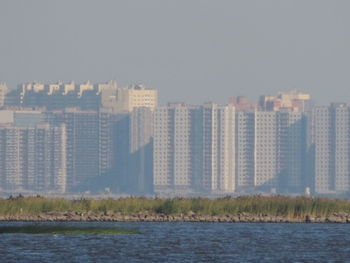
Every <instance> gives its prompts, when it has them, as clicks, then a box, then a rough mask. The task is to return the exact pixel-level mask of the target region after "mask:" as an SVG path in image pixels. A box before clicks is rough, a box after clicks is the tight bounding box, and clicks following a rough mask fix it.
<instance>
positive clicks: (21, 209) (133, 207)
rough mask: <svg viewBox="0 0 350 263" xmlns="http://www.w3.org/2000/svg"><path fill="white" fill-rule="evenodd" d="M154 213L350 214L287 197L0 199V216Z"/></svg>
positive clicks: (338, 206) (341, 207)
mask: <svg viewBox="0 0 350 263" xmlns="http://www.w3.org/2000/svg"><path fill="white" fill-rule="evenodd" d="M108 211H111V212H114V213H121V214H124V215H131V214H134V213H143V212H148V213H154V214H165V215H180V214H186V213H189V212H193V213H196V214H202V215H234V214H239V213H250V214H255V215H259V214H267V215H271V216H284V217H291V218H301V217H305V216H306V215H309V216H329V215H331V214H332V213H339V212H342V213H350V202H349V201H347V200H342V199H328V198H308V197H286V196H269V197H266V196H242V197H236V198H232V197H225V198H218V199H209V198H171V199H160V198H136V197H129V198H121V199H105V200H94V199H79V200H68V199H63V198H52V199H51V198H43V197H16V198H9V199H0V215H3V216H9V215H21V214H26V215H38V214H40V213H48V212H78V213H87V212H93V213H107V212H108Z"/></svg>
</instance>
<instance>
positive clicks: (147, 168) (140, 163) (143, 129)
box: [125, 107, 153, 194]
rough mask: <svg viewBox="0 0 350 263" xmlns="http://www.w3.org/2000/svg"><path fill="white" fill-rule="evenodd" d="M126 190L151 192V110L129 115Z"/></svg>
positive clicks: (142, 192)
mask: <svg viewBox="0 0 350 263" xmlns="http://www.w3.org/2000/svg"><path fill="white" fill-rule="evenodd" d="M129 124H130V126H129V127H130V128H129V136H128V137H129V151H128V154H129V157H128V176H127V185H128V187H127V189H125V190H126V191H127V192H129V193H135V194H150V193H152V192H153V109H151V108H147V107H138V108H135V109H134V110H133V111H132V112H131V113H130V123H129Z"/></svg>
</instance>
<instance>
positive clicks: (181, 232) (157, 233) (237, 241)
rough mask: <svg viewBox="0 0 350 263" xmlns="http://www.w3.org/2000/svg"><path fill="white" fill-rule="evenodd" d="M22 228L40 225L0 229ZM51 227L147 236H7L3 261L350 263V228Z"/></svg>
mask: <svg viewBox="0 0 350 263" xmlns="http://www.w3.org/2000/svg"><path fill="white" fill-rule="evenodd" d="M21 224H35V223H23V222H2V223H0V226H5V225H21ZM41 224H43V223H41ZM45 224H66V225H79V226H116V227H122V228H132V229H138V230H139V231H140V232H141V234H132V235H124V234H123V235H50V234H45V235H30V234H1V235H0V262H86V263H88V262H126V263H131V262H179V263H180V262H181V263H182V262H350V224H292V223H281V224H280V223H179V222H174V223H171V222H164V223H150V222H140V223H126V222H125V223H112V222H110V223H109V222H108V223H107V222H106V223H102V222H96V223H91V222H84V223H80V222H71V223H45Z"/></svg>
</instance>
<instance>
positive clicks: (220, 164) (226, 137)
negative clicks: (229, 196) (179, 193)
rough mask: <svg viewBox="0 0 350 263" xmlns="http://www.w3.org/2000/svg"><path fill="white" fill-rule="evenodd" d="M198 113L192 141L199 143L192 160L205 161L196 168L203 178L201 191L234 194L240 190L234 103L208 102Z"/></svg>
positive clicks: (197, 110) (194, 123)
mask: <svg viewBox="0 0 350 263" xmlns="http://www.w3.org/2000/svg"><path fill="white" fill-rule="evenodd" d="M195 112H196V113H197V118H196V119H193V123H192V127H193V129H194V130H192V136H191V142H192V143H193V142H195V143H197V145H194V150H193V151H192V159H195V158H200V159H201V160H200V162H199V164H200V165H197V166H195V167H193V168H192V169H193V170H194V172H195V173H197V175H196V178H200V180H197V181H199V182H200V184H199V186H200V187H199V189H198V190H201V191H205V192H209V193H233V192H234V191H235V189H236V177H235V168H236V167H235V149H236V148H235V109H234V107H233V106H232V105H229V106H218V105H216V104H212V103H207V104H204V105H202V106H201V107H199V108H198V109H196V110H195ZM198 113H199V114H198ZM198 117H199V118H200V119H198ZM195 137H200V139H197V140H196V139H195ZM198 143H199V145H198ZM192 147H193V146H192Z"/></svg>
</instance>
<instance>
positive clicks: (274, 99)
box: [259, 89, 311, 112]
mask: <svg viewBox="0 0 350 263" xmlns="http://www.w3.org/2000/svg"><path fill="white" fill-rule="evenodd" d="M310 100H311V97H310V94H307V93H301V92H299V91H298V90H295V89H293V90H289V91H286V92H279V93H278V95H277V96H261V97H260V99H259V107H260V109H261V110H265V111H266V110H267V111H279V110H281V109H288V110H289V111H293V112H304V111H309V110H310V109H311V101H310Z"/></svg>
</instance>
